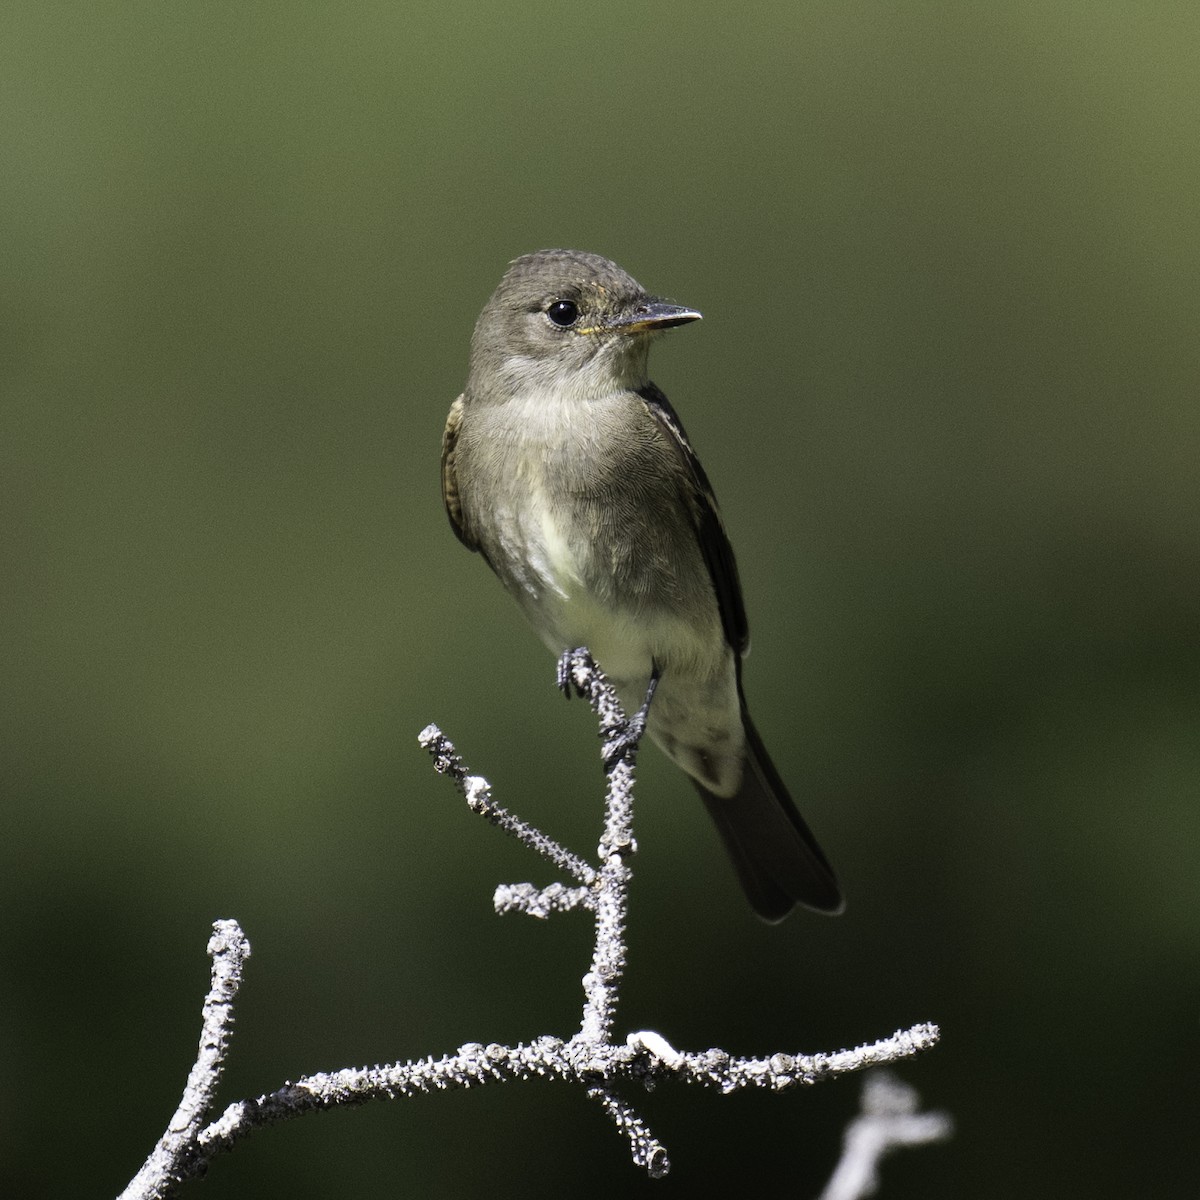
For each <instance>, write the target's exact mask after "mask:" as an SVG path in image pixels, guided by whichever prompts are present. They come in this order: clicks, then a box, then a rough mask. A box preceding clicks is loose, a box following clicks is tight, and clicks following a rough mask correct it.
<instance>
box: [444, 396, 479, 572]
mask: <svg viewBox="0 0 1200 1200" xmlns="http://www.w3.org/2000/svg"><path fill="white" fill-rule="evenodd" d="M462 415H463V398H462V397H461V396H459V398H458V399H457V400H455V402H454V403H453V404H452V405H450V415H449V416H448V417H447V418H446V428H445V431H444V432H443V433H442V503H443V504H445V506H446V516H448V517H449V518H450V528H451V529H453V530H454V533H455V536H456V537H457V538H458V540H459V541H460V542H462V544H463V545H464V546H466V548H467V549H468V550H478V549H479V545H478V544H477V543H476V542H473V541H472V540H471V539H470V538H469V537H468V536H467V532H466V529H465V527H464V526H463V514H462V503H461V502H460V500H459V498H458V475H457V473H456V472H455V469H454V454H455V450H456V448H457V446H458V431H459V429H460V428H461V426H462Z"/></svg>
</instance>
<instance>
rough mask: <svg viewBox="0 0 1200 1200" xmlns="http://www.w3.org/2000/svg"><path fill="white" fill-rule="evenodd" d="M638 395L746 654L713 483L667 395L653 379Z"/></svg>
mask: <svg viewBox="0 0 1200 1200" xmlns="http://www.w3.org/2000/svg"><path fill="white" fill-rule="evenodd" d="M638 395H639V396H641V398H642V400H643V401H645V404H646V407H647V408H648V409H649V410H650V413H651V415H652V416H653V417H654V419H655V420H656V421H657V422H658V424H659V426H660V427H661V428H662V430H663V432H664V433H665V434H666V435H667V439H668V440H669V441H670V443H671V445H672V446H674V447H675V450H676V451H677V452H678V454H679V458H680V461H681V462H682V463H683V465H684V466H685V467H686V468H687V473H688V478H689V480H690V481H691V484H692V487H691V495H690V496H689V504H690V509H691V514H692V523H693V525H694V526H695V529H696V537H697V539H698V541H699V542H700V550H701V552H702V553H703V555H704V561H705V563H706V564H707V566H708V573H709V576H710V577H711V579H712V584H713V591H714V592H716V595H717V605H718V606H719V608H720V611H721V627H722V628H723V629H724V631H725V640H726V641H727V642H728V643H729V644H730V646H732V647H733V649H734V650H735V651H736V652H737V653H738V654H739V655H745V654H746V653H747V651H748V650H749V649H750V627H749V625H748V624H747V622H746V609H745V606H744V605H743V603H742V585H741V583H740V581H739V580H738V569H737V562H736V561H735V559H734V557H733V547H732V546H731V545H730V544H729V537H728V535H727V534H726V533H725V523H724V522H723V521H722V520H721V513H720V510H719V509H718V508H717V498H716V496H714V495H713V490H712V485H711V484H710V483H709V482H708V476H707V475H706V474H705V473H704V468H703V467H702V466H701V465H700V460H699V459H698V458H697V457H696V454H695V451H694V450H693V449H692V447H691V444H690V443H689V442H688V439H687V434H686V433H685V432H684V428H683V423H682V422H681V421H680V420H679V417H678V416H676V414H675V410H674V409H673V408H672V407H671V403H670V401H669V400H668V399H667V398H666V396H664V395H663V394H662V392H660V391H659V390H658V388H657V387H655V385H654V384H652V383H647V384H646V385H645V387H642V388H639V389H638ZM460 536H461V534H460Z"/></svg>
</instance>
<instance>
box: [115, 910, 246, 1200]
mask: <svg viewBox="0 0 1200 1200" xmlns="http://www.w3.org/2000/svg"><path fill="white" fill-rule="evenodd" d="M208 954H209V957H210V958H211V959H212V976H211V982H210V984H209V989H208V995H207V996H206V997H205V998H204V1008H203V1010H202V1013H201V1027H200V1050H199V1053H198V1054H197V1056H196V1062H195V1064H194V1065H193V1067H192V1069H191V1072H190V1073H189V1075H188V1081H187V1086H186V1087H185V1088H184V1090H183V1098H182V1099H181V1100H180V1102H179V1107H178V1109H176V1110H175V1115H174V1116H173V1117H172V1118H171V1120H170V1122H169V1124H168V1125H167V1131H166V1133H164V1134H163V1136H162V1137H161V1138H160V1139H159V1141H158V1145H156V1146H155V1147H154V1149H153V1150H152V1151H151V1153H150V1157H149V1158H147V1159H146V1161H145V1163H143V1165H142V1169H141V1170H140V1171H139V1172H138V1173H137V1174H136V1175H135V1176H134V1177H133V1179H132V1180H131V1181H130V1183H129V1186H128V1187H127V1188H126V1189H125V1190H124V1191H123V1192H122V1193H121V1197H120V1200H141V1198H142V1197H150V1196H161V1195H166V1194H167V1193H168V1189H170V1188H171V1187H172V1185H173V1184H175V1183H177V1182H178V1181H179V1180H181V1179H183V1178H185V1177H186V1176H187V1175H190V1174H191V1173H192V1172H191V1170H190V1169H189V1165H188V1164H189V1160H190V1159H191V1158H192V1157H193V1156H194V1154H195V1150H196V1146H197V1144H198V1141H199V1138H200V1129H201V1126H202V1125H203V1123H204V1122H205V1120H207V1118H208V1115H209V1113H210V1112H211V1110H212V1106H213V1101H214V1099H215V1096H216V1090H217V1085H218V1084H219V1083H220V1082H221V1072H222V1070H223V1069H224V1065H225V1057H226V1055H227V1054H228V1052H229V1042H230V1038H231V1037H232V1033H233V1001H234V999H235V998H236V996H237V993H238V988H239V987H240V986H241V983H242V967H243V965H244V964H245V962H246V959H247V958H249V957H250V943H249V941H247V939H246V935H245V934H244V933H243V932H242V930H241V926H239V925H238V923H237V922H236V921H217V922H215V923H214V925H213V934H212V937H211V938H210V939H209V942H208Z"/></svg>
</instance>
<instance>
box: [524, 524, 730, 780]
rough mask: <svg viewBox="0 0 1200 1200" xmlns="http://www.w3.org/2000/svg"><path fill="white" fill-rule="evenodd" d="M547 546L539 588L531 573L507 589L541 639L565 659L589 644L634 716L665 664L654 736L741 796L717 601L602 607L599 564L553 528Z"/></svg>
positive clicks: (535, 559) (694, 772) (693, 769)
mask: <svg viewBox="0 0 1200 1200" xmlns="http://www.w3.org/2000/svg"><path fill="white" fill-rule="evenodd" d="M548 523H549V522H548V520H547V521H543V522H541V524H543V525H545V524H548ZM539 532H542V531H541V530H539ZM547 535H548V536H547ZM539 543H540V544H539V545H538V546H537V548H536V550H535V552H534V553H533V554H532V555H530V557H529V559H528V560H527V561H529V562H530V563H532V564H533V565H535V566H536V568H537V570H536V576H537V579H536V582H535V581H534V579H533V578H530V577H527V578H526V579H525V580H524V581H523V582H524V586H514V584H513V582H509V583H508V586H509V588H510V590H512V591H513V592H514V594H515V595H516V596H517V599H518V602H519V603H520V605H521V607H522V609H523V610H524V611H525V614H526V616H527V617H528V619H529V621H530V623H531V624H532V625H533V627H534V629H535V630H536V631H537V633H538V636H539V637H540V638H541V639H542V641H543V642H544V643H545V644H546V646H547V647H548V648H549V649H550V650H551V651H552V652H553V653H554V654H556V655H558V654H561V653H562V652H563V651H564V650H573V649H575V648H577V647H579V646H586V647H587V648H588V650H589V651H591V654H592V657H593V658H594V659H595V660H596V662H597V663H599V664H600V667H601V669H602V670H603V671H604V673H605V674H606V675H607V676H608V678H609V679H610V680H611V681H612V683H613V685H614V686H615V687H616V689H617V693H618V695H619V696H620V698H621V703H622V705H623V706H624V707H625V710H626V712H627V713H632V712H635V711H636V710H637V709H638V707H640V705H641V703H642V701H643V699H644V697H645V693H646V688H647V686H648V685H649V682H650V676H651V672H652V671H653V670H654V668H655V667H656V666H657V667H658V669H659V674H660V679H659V684H658V688H657V691H656V693H655V697H654V702H653V704H652V705H651V708H650V719H649V724H648V730H649V733H650V736H651V737H652V738H653V739H654V741H655V742H656V743H658V745H659V746H660V748H661V749H662V750H663V751H664V752H665V753H666V754H667V755H668V756H669V757H670V758H671V759H673V760H674V761H675V762H676V763H678V765H679V766H680V767H682V768H683V769H684V770H685V771H686V772H687V773H688V774H689V775H691V776H692V777H693V778H694V779H697V780H699V781H700V782H701V783H703V784H704V786H705V787H706V788H708V789H709V790H710V791H712V792H714V793H715V794H717V795H720V796H731V795H733V794H734V793H735V792H736V791H737V789H738V786H739V784H740V782H741V777H742V769H743V765H744V758H745V735H744V732H743V729H742V718H741V705H740V700H739V697H738V687H737V674H736V665H735V661H734V654H733V650H732V649H731V648H730V646H729V644H728V643H727V642H726V640H725V637H724V633H723V631H722V629H721V625H720V617H719V614H718V612H717V606H716V601H715V598H714V599H713V600H712V603H711V604H709V605H707V606H705V605H703V604H693V605H691V606H689V608H687V609H686V610H684V609H683V608H682V606H679V607H676V608H669V607H657V606H655V607H651V606H649V605H647V604H644V603H643V604H642V605H641V606H640V607H638V608H633V607H631V606H628V605H624V604H621V603H619V602H618V603H615V604H614V603H611V602H609V601H608V600H605V601H601V600H598V599H597V598H596V596H595V595H594V594H593V590H592V589H590V588H589V587H588V586H587V584H586V582H585V580H586V579H588V578H589V577H590V576H591V574H592V572H593V570H594V566H593V564H592V563H590V562H589V561H587V560H581V557H580V555H579V553H578V552H577V551H576V550H575V549H574V547H573V544H572V542H571V540H570V539H568V538H565V537H563V536H562V535H561V531H559V530H557V529H553V528H551V529H549V530H547V531H545V533H544V534H543V537H542V538H541V539H539ZM527 545H528V543H527ZM531 585H532V586H531Z"/></svg>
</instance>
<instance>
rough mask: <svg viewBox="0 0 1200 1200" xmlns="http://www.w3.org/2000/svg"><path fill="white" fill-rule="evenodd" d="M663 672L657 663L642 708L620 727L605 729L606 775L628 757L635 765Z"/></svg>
mask: <svg viewBox="0 0 1200 1200" xmlns="http://www.w3.org/2000/svg"><path fill="white" fill-rule="evenodd" d="M661 674H662V672H661V671H660V670H659V669H658V664H657V663H655V665H654V669H653V670H652V671H651V673H650V683H649V684H648V685H647V687H646V698H645V699H644V700H643V701H642V706H641V708H639V709H638V710H637V712H635V713H634V714H633V716H631V717H629V718H628V719H627V720H626V721H625V724H624V725H623V726H621V727H620V728H618V729H613V730H605V731H604V735H605V742H604V773H605V774H606V775H607V774H608V773H609V772H610V771H612V769H613V767H615V766H616V765H617V763H619V762H620V761H621V760H622V759H627V760H628V762H629V764H630V765H631V766H632V765H633V757H634V755H635V754H636V753H637V748H638V745H639V744H640V743H641V740H642V738H643V737H644V736H645V734H646V721H647V719H648V718H649V716H650V702H651V701H652V700H653V699H654V692H655V689H656V688H657V687H658V680H659V676H660V675H661Z"/></svg>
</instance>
